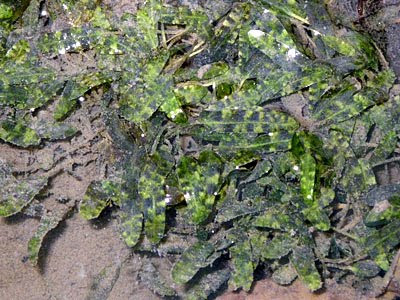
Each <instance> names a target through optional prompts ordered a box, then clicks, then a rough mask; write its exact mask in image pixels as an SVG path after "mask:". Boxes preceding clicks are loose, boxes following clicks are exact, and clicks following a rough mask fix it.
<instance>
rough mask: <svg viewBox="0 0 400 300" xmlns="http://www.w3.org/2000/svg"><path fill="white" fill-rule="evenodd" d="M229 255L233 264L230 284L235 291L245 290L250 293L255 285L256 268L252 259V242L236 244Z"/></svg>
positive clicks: (230, 249)
mask: <svg viewBox="0 0 400 300" xmlns="http://www.w3.org/2000/svg"><path fill="white" fill-rule="evenodd" d="M229 253H230V256H231V259H232V264H233V274H232V276H231V279H230V281H229V282H230V284H232V285H233V287H234V288H235V289H239V288H243V290H245V291H249V290H250V288H251V285H252V283H253V272H254V269H255V267H256V266H255V264H254V262H253V258H252V251H251V244H250V241H249V240H245V241H243V242H237V243H235V245H233V246H232V247H230V248H229Z"/></svg>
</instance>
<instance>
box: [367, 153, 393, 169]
mask: <svg viewBox="0 0 400 300" xmlns="http://www.w3.org/2000/svg"><path fill="white" fill-rule="evenodd" d="M396 161H400V156H396V157H392V158H389V159H386V160H384V161H381V162H378V163H376V164H374V165H372V167H373V168H375V167H378V166H382V165H386V164H390V163H391V162H396Z"/></svg>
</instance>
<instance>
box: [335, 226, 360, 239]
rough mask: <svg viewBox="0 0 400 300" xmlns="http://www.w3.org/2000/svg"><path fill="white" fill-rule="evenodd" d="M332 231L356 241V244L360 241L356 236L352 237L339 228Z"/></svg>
mask: <svg viewBox="0 0 400 300" xmlns="http://www.w3.org/2000/svg"><path fill="white" fill-rule="evenodd" d="M332 230H333V231H335V232H337V233H340V234H341V235H344V236H345V237H348V238H349V239H352V240H354V241H356V242H358V241H359V239H358V238H357V237H356V236H354V235H352V234H350V233H347V232H345V231H343V230H341V229H339V228H335V227H332Z"/></svg>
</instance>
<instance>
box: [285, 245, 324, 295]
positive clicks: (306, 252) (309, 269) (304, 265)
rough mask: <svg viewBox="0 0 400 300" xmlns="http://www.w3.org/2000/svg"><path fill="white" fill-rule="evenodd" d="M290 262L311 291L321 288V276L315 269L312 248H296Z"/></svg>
mask: <svg viewBox="0 0 400 300" xmlns="http://www.w3.org/2000/svg"><path fill="white" fill-rule="evenodd" d="M290 262H291V263H292V265H293V266H294V268H295V269H296V272H297V274H298V275H299V278H300V279H301V280H302V281H303V282H304V283H305V285H306V286H307V287H308V288H309V289H310V290H311V291H316V290H318V289H320V288H321V286H322V281H321V276H320V274H319V272H318V270H317V268H316V267H315V256H314V253H313V251H312V249H311V248H309V247H307V246H297V247H294V248H293V253H292V255H291V256H290Z"/></svg>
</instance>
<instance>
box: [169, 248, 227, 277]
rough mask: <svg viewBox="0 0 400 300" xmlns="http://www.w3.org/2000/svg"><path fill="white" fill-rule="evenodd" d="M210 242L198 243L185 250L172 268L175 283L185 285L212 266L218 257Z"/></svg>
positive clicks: (218, 253)
mask: <svg viewBox="0 0 400 300" xmlns="http://www.w3.org/2000/svg"><path fill="white" fill-rule="evenodd" d="M220 255H221V253H220V252H215V247H214V245H213V244H211V243H210V242H202V241H198V242H196V243H195V244H194V245H192V246H191V247H189V248H188V249H186V250H185V252H184V253H183V254H182V256H181V257H180V259H179V260H178V261H177V262H176V263H175V265H174V267H173V268H172V278H173V280H174V281H175V282H176V283H180V284H183V283H187V282H188V281H189V280H190V279H192V278H193V276H194V275H196V273H197V272H198V271H199V270H200V269H201V268H204V267H207V266H208V265H210V264H212V263H213V262H214V261H215V260H216V259H217V258H218V257H219V256H220Z"/></svg>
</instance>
